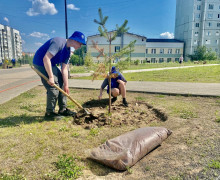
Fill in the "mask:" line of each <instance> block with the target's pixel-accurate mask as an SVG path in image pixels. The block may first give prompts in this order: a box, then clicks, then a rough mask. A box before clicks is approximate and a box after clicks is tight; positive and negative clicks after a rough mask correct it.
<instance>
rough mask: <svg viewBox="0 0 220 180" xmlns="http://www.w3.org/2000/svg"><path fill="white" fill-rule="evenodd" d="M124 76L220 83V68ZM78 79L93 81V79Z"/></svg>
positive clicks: (208, 67) (149, 79)
mask: <svg viewBox="0 0 220 180" xmlns="http://www.w3.org/2000/svg"><path fill="white" fill-rule="evenodd" d="M123 75H124V77H125V78H126V80H127V81H160V82H198V83H218V82H220V66H200V67H192V68H186V69H173V70H161V71H148V72H136V73H124V74H123ZM78 79H92V77H80V78H78ZM100 79H101V78H100Z"/></svg>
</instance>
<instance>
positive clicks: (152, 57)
mask: <svg viewBox="0 0 220 180" xmlns="http://www.w3.org/2000/svg"><path fill="white" fill-rule="evenodd" d="M183 49H184V42H183V41H179V40H176V39H149V38H148V39H147V42H146V60H147V62H150V63H163V62H175V61H179V58H180V56H181V55H183Z"/></svg>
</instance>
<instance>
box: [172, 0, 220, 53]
mask: <svg viewBox="0 0 220 180" xmlns="http://www.w3.org/2000/svg"><path fill="white" fill-rule="evenodd" d="M175 39H178V40H181V41H184V43H185V53H184V55H189V54H194V52H195V50H196V48H197V46H206V47H207V48H209V49H210V48H211V49H212V51H215V52H216V53H217V54H218V55H219V56H220V43H219V41H220V0H176V20H175Z"/></svg>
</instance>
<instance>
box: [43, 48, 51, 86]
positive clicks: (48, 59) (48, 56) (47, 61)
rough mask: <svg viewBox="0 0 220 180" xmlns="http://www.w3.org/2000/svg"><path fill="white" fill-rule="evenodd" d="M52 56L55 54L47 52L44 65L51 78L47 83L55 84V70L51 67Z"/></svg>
mask: <svg viewBox="0 0 220 180" xmlns="http://www.w3.org/2000/svg"><path fill="white" fill-rule="evenodd" d="M52 58H53V55H52V54H51V53H50V52H47V53H46V54H45V56H44V58H43V63H44V67H45V69H46V71H47V74H48V76H49V80H48V81H47V83H48V84H49V85H51V86H53V85H54V77H53V72H52V68H51V59H52Z"/></svg>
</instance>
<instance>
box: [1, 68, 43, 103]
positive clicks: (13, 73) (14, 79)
mask: <svg viewBox="0 0 220 180" xmlns="http://www.w3.org/2000/svg"><path fill="white" fill-rule="evenodd" d="M39 84H41V82H40V78H39V76H38V75H37V74H36V73H35V72H34V71H33V70H32V69H31V68H30V66H24V67H21V68H12V69H0V104H2V103H4V102H7V101H9V100H10V99H12V98H14V97H16V96H18V95H20V94H21V93H23V92H25V91H27V90H29V89H31V88H33V87H35V86H37V85H39Z"/></svg>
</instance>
